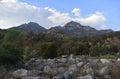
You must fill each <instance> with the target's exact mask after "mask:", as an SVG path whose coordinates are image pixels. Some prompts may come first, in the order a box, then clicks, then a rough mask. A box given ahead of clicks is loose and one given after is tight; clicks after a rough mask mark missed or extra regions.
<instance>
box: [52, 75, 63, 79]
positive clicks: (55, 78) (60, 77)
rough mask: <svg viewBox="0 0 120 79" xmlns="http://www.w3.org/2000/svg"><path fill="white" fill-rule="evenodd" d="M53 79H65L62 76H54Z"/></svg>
mask: <svg viewBox="0 0 120 79" xmlns="http://www.w3.org/2000/svg"><path fill="white" fill-rule="evenodd" d="M53 79H65V76H64V75H57V76H54V77H53Z"/></svg>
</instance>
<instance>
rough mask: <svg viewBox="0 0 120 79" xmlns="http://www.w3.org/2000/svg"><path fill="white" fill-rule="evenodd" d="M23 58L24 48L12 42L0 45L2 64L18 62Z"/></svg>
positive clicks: (0, 61)
mask: <svg viewBox="0 0 120 79" xmlns="http://www.w3.org/2000/svg"><path fill="white" fill-rule="evenodd" d="M22 58H23V53H22V49H21V48H19V47H16V46H14V45H12V44H10V43H5V44H2V45H1V46H0V63H1V64H11V65H13V64H17V63H18V62H19V61H21V60H22Z"/></svg>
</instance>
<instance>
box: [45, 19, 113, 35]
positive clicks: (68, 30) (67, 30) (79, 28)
mask: <svg viewBox="0 0 120 79" xmlns="http://www.w3.org/2000/svg"><path fill="white" fill-rule="evenodd" d="M109 32H112V30H96V29H95V28H92V27H90V26H83V25H81V24H80V23H77V22H74V21H71V22H68V23H67V24H65V25H64V26H63V27H61V26H57V27H52V28H50V29H48V30H47V33H49V34H50V33H51V34H63V35H73V36H74V35H82V36H84V35H90V34H104V33H109Z"/></svg>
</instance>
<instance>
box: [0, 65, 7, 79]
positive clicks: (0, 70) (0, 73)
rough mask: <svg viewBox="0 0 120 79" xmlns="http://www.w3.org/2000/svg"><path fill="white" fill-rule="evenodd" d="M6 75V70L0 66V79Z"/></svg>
mask: <svg viewBox="0 0 120 79" xmlns="http://www.w3.org/2000/svg"><path fill="white" fill-rule="evenodd" d="M6 73H7V70H6V68H5V67H4V66H0V79H3V78H4V76H5V74H6Z"/></svg>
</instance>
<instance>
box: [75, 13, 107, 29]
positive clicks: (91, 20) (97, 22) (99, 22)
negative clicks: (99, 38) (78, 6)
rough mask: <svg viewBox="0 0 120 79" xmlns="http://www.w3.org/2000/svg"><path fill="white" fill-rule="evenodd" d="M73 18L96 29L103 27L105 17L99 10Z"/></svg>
mask: <svg viewBox="0 0 120 79" xmlns="http://www.w3.org/2000/svg"><path fill="white" fill-rule="evenodd" d="M74 20H76V21H79V22H80V23H81V24H83V25H89V26H92V27H94V28H97V29H105V28H106V26H105V25H104V23H105V21H106V18H105V17H104V16H103V14H102V13H101V12H96V13H95V14H91V15H89V16H88V17H85V18H84V17H81V18H75V19H74Z"/></svg>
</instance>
